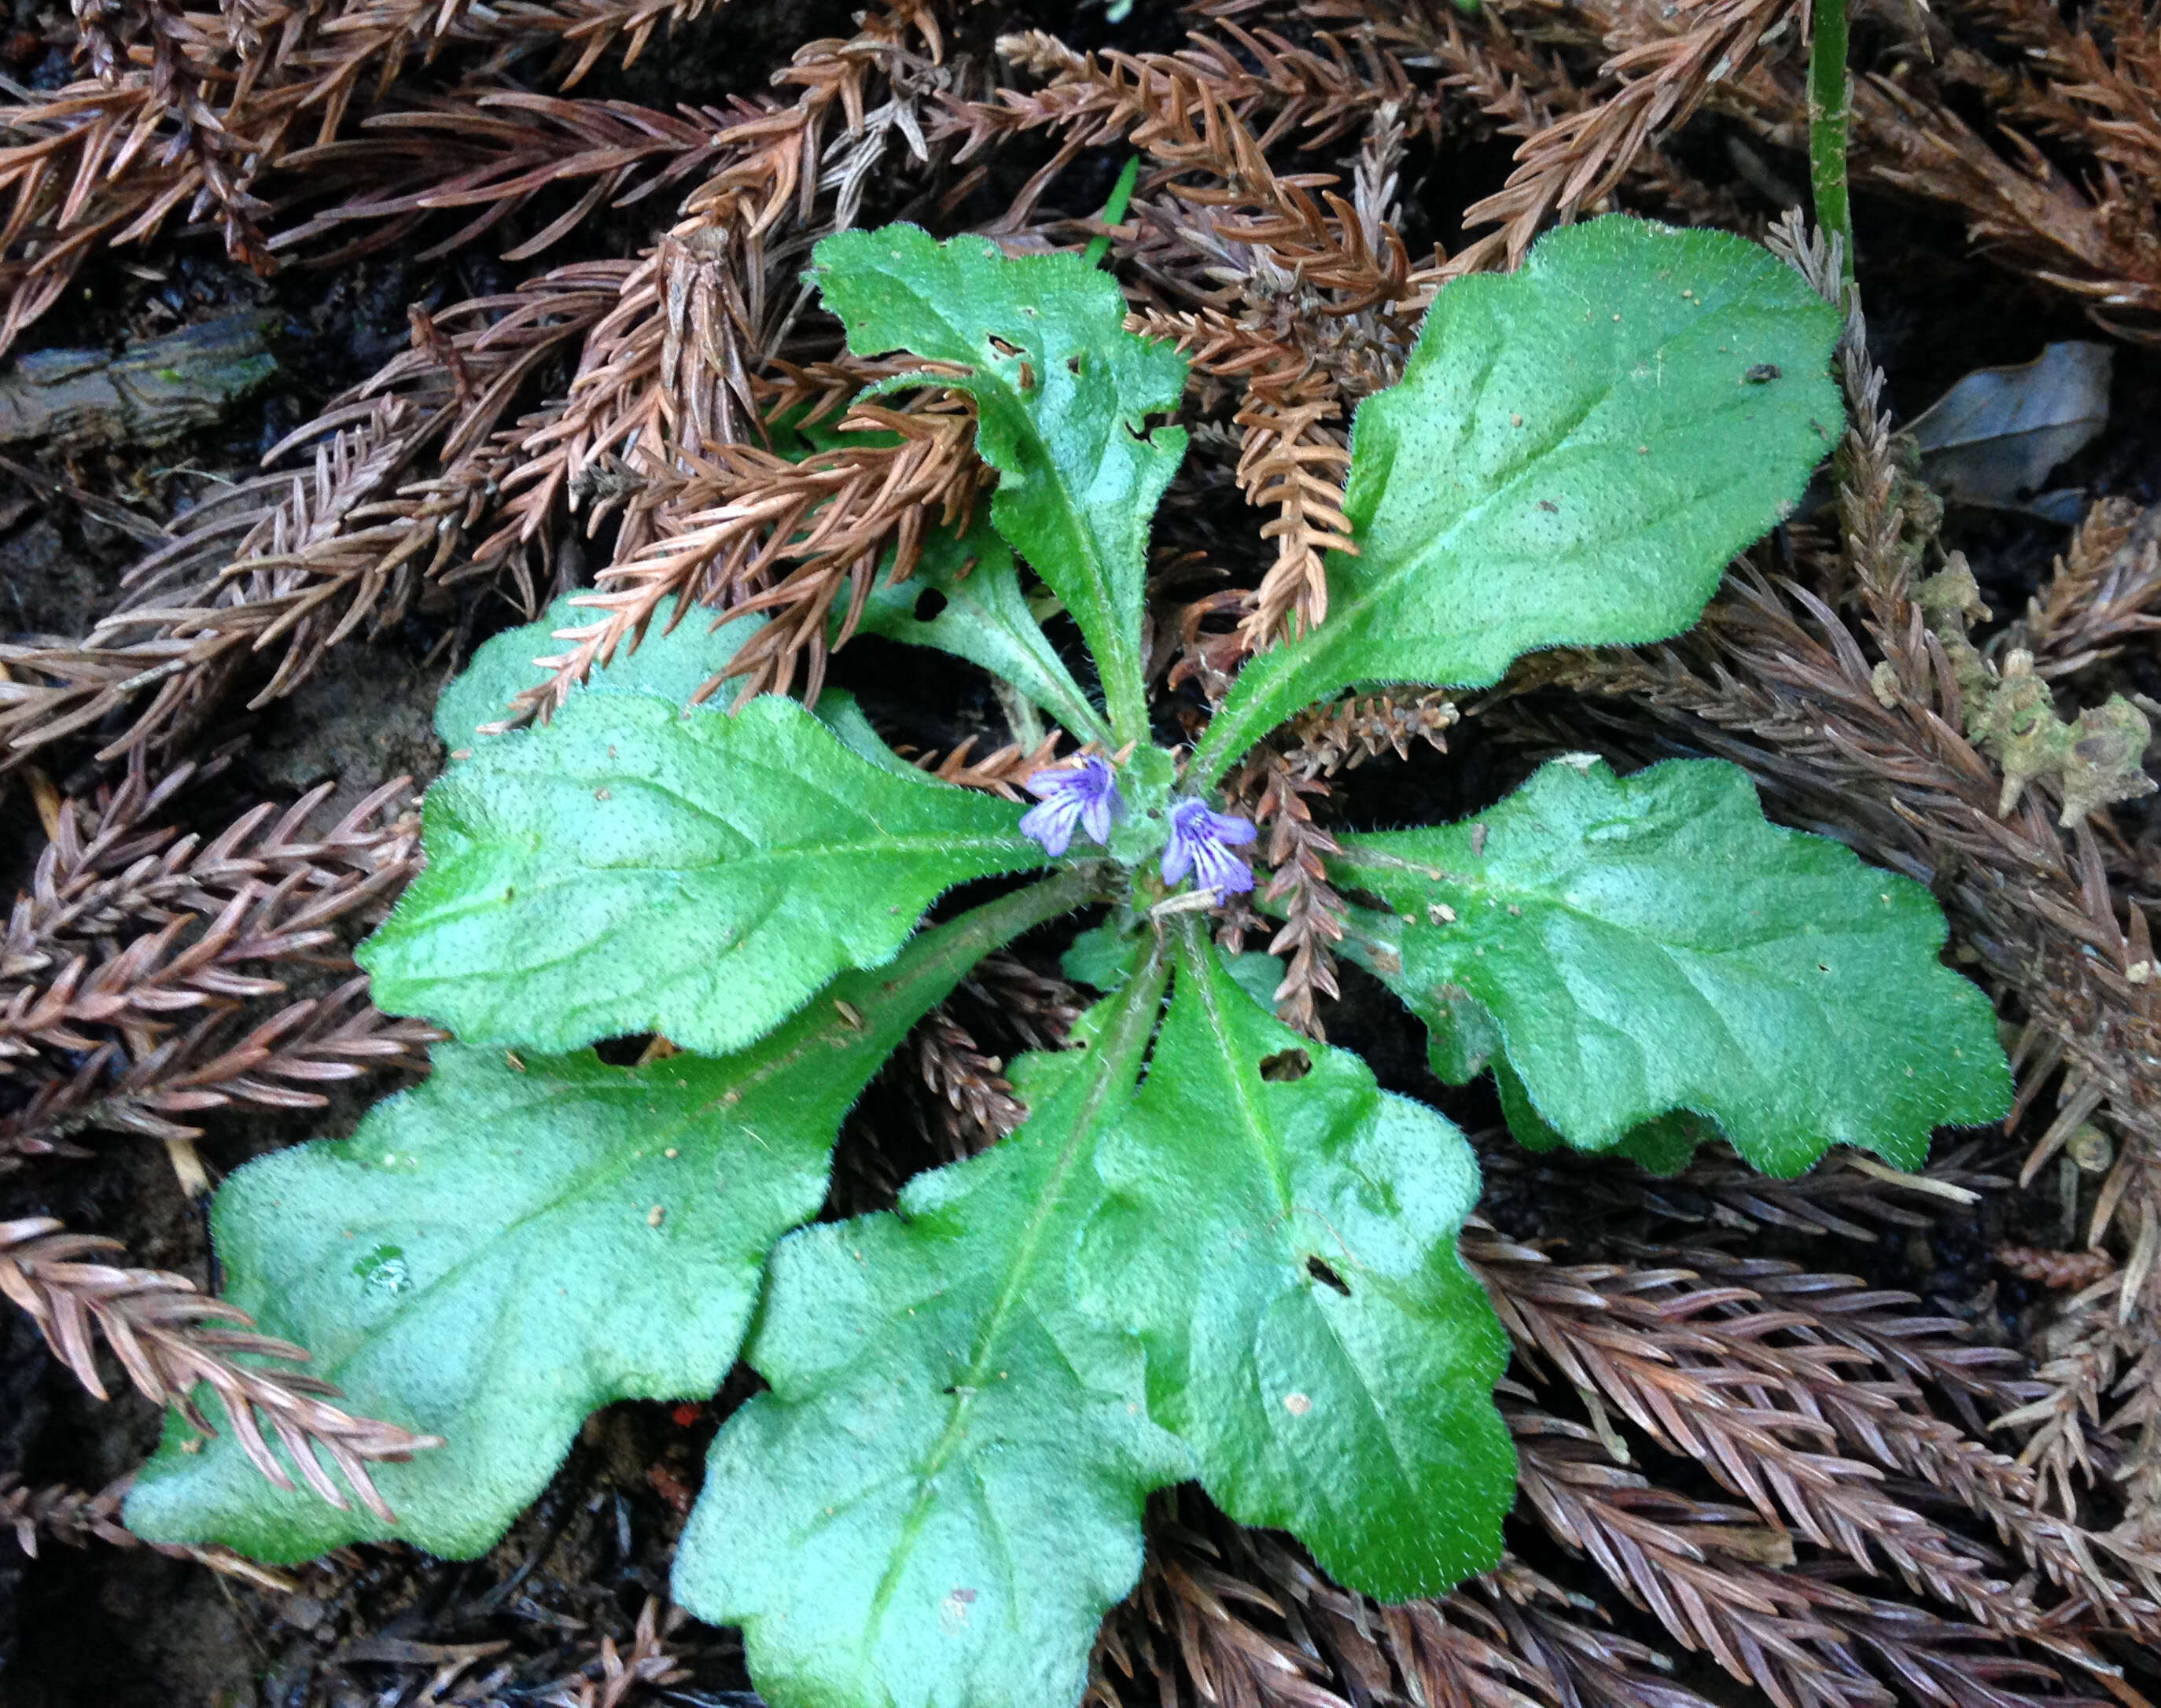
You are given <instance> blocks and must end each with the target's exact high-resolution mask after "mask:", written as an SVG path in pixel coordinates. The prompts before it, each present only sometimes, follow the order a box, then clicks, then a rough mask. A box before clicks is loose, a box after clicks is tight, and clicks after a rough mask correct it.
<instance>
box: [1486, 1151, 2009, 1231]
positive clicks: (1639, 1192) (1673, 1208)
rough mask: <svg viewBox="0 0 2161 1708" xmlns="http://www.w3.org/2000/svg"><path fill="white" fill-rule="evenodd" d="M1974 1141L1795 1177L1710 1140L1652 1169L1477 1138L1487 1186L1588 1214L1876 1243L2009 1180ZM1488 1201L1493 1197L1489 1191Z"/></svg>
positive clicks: (1594, 1219) (1836, 1156)
mask: <svg viewBox="0 0 2161 1708" xmlns="http://www.w3.org/2000/svg"><path fill="white" fill-rule="evenodd" d="M1975 1149H1976V1147H1975V1146H1973V1145H1966V1146H1962V1147H1961V1148H1959V1149H1957V1150H1955V1151H1953V1152H1950V1153H1948V1154H1946V1155H1945V1156H1943V1157H1940V1158H1937V1159H1933V1160H1932V1161H1931V1162H1930V1163H1929V1165H1928V1168H1927V1169H1926V1171H1925V1172H1924V1173H1923V1174H1901V1173H1900V1172H1899V1171H1898V1170H1897V1169H1887V1168H1885V1167H1883V1166H1882V1164H1878V1163H1877V1162H1875V1161H1874V1160H1873V1159H1870V1158H1866V1157H1862V1156H1859V1155H1856V1153H1852V1152H1851V1151H1845V1150H1837V1151H1833V1152H1832V1153H1830V1156H1828V1157H1826V1158H1825V1159H1824V1160H1823V1161H1822V1162H1821V1163H1820V1164H1818V1165H1817V1166H1816V1167H1815V1169H1811V1170H1810V1172H1809V1173H1807V1174H1803V1175H1800V1176H1799V1177H1798V1178H1797V1179H1791V1180H1778V1179H1771V1178H1769V1177H1768V1176H1766V1175H1763V1174H1757V1172H1756V1170H1755V1169H1752V1168H1751V1167H1750V1166H1749V1165H1748V1164H1747V1162H1745V1161H1743V1160H1742V1158H1741V1157H1740V1156H1739V1155H1738V1154H1737V1153H1735V1152H1734V1151H1733V1150H1732V1149H1731V1148H1730V1147H1728V1146H1726V1145H1724V1144H1722V1143H1721V1144H1715V1145H1706V1146H1704V1147H1703V1148H1700V1149H1699V1150H1698V1151H1697V1153H1696V1154H1695V1159H1693V1160H1692V1161H1691V1162H1690V1164H1689V1165H1688V1167H1686V1168H1685V1169H1683V1170H1682V1171H1681V1172H1680V1173H1679V1174H1674V1175H1667V1176H1661V1175H1656V1174H1647V1173H1646V1172H1644V1170H1643V1169H1641V1168H1639V1167H1638V1166H1637V1165H1636V1164H1632V1163H1631V1162H1628V1161H1627V1159H1622V1158H1619V1157H1612V1156H1604V1157H1601V1156H1585V1155H1578V1154H1570V1155H1569V1156H1566V1157H1562V1156H1560V1155H1558V1154H1550V1153H1549V1154H1545V1155H1541V1154H1539V1153H1535V1152H1531V1151H1527V1150H1525V1149H1523V1147H1522V1146H1520V1145H1518V1144H1517V1143H1515V1142H1514V1141H1513V1139H1512V1138H1508V1137H1507V1134H1506V1133H1500V1134H1497V1135H1495V1137H1494V1139H1493V1142H1492V1143H1482V1142H1481V1143H1480V1145H1479V1166H1480V1168H1481V1169H1482V1170H1483V1171H1484V1174H1485V1176H1486V1179H1487V1184H1488V1186H1489V1189H1493V1188H1498V1187H1502V1186H1506V1185H1508V1184H1509V1183H1511V1182H1520V1183H1521V1185H1520V1187H1518V1190H1520V1191H1521V1192H1522V1194H1523V1195H1524V1197H1525V1198H1526V1200H1528V1201H1531V1202H1536V1203H1544V1202H1549V1201H1551V1198H1552V1195H1553V1194H1554V1193H1556V1192H1565V1193H1566V1194H1568V1195H1569V1198H1570V1201H1571V1202H1573V1203H1575V1204H1577V1205H1580V1208H1581V1211H1582V1213H1583V1215H1584V1216H1585V1218H1586V1221H1588V1222H1590V1223H1591V1224H1592V1225H1596V1224H1597V1223H1599V1222H1601V1221H1606V1220H1608V1219H1611V1218H1627V1219H1629V1220H1631V1221H1638V1219H1641V1218H1648V1219H1649V1220H1651V1221H1656V1222H1665V1223H1679V1224H1681V1225H1684V1226H1715V1227H1721V1228H1731V1229H1735V1230H1737V1231H1738V1232H1742V1233H1753V1232H1757V1230H1758V1228H1760V1227H1777V1228H1784V1229H1787V1230H1789V1231H1790V1232H1795V1233H1802V1234H1811V1235H1822V1234H1836V1235H1837V1236H1839V1237H1841V1238H1842V1239H1850V1240H1857V1241H1860V1242H1863V1243H1864V1244H1869V1243H1874V1242H1876V1241H1877V1237H1878V1236H1877V1229H1876V1227H1875V1226H1872V1225H1871V1224H1880V1225H1881V1226H1883V1227H1886V1228H1890V1229H1894V1230H1912V1229H1915V1228H1924V1227H1927V1226H1930V1225H1931V1223H1932V1222H1933V1221H1934V1219H1935V1218H1936V1217H1937V1216H1942V1215H1945V1214H1947V1213H1948V1214H1953V1215H1955V1214H1958V1213H1960V1212H1961V1211H1965V1210H1966V1209H1967V1208H1968V1207H1969V1206H1971V1205H1973V1204H1974V1203H1976V1202H1977V1201H1978V1200H1979V1199H1980V1196H1981V1194H1982V1193H1984V1192H1989V1191H2001V1190H2004V1189H2005V1188H2007V1187H2008V1186H2010V1185H2012V1184H2013V1183H2012V1181H2011V1180H2010V1179H2007V1178H2005V1177H2004V1176H2002V1175H1998V1174H1988V1173H1985V1172H1981V1171H1979V1170H1976V1169H1973V1168H1972V1167H1971V1166H1970V1165H1971V1162H1972V1160H1973V1156H1974V1152H1975ZM1487 1201H1488V1202H1489V1203H1490V1202H1492V1195H1491V1190H1489V1194H1488V1199H1487Z"/></svg>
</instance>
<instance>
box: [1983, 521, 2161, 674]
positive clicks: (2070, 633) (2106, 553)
mask: <svg viewBox="0 0 2161 1708" xmlns="http://www.w3.org/2000/svg"><path fill="white" fill-rule="evenodd" d="M2156 607H2161V507H2154V506H2148V507H2147V508H2143V509H2142V508H2140V507H2139V506H2138V505H2137V504H2135V503H2131V502H2130V501H2129V500H2127V499H2122V498H2105V499H2103V500H2101V502H2100V503H2097V504H2096V505H2095V506H2094V507H2093V508H2091V510H2089V511H2087V512H2086V514H2085V518H2084V520H2082V521H2081V522H2080V524H2079V528H2078V531H2077V532H2076V533H2075V534H2073V535H2072V536H2071V543H2070V549H2068V550H2067V551H2066V552H2065V555H2063V556H2062V557H2059V558H2058V559H2057V560H2056V567H2055V573H2054V575H2051V576H2050V577H2049V580H2048V581H2046V582H2044V584H2043V586H2042V587H2041V591H2039V593H2037V594H2035V595H2034V596H2033V598H2032V599H2031V600H2030V601H2028V604H2027V607H2026V614H2025V615H2024V616H2023V617H2021V618H2020V619H2019V620H2018V622H2015V623H2013V625H2012V627H2011V628H2010V631H2009V632H2008V633H2007V636H2006V639H2005V645H2006V647H2007V648H2015V649H2019V650H2023V651H2025V652H2028V653H2030V654H2033V668H2034V669H2035V671H2036V672H2037V673H2038V674H2040V675H2041V676H2043V677H2044V678H2047V679H2048V680H2052V681H2053V680H2058V679H2060V678H2062V677H2065V676H2070V675H2073V674H2076V673H2077V672H2079V671H2080V670H2084V669H2087V668H2089V667H2090V666H2091V665H2094V664H2100V663H2101V662H2103V661H2104V660H2106V659H2112V658H2115V657H2117V655H2118V654H2121V653H2122V651H2123V649H2124V648H2126V647H2127V646H2131V645H2132V644H2134V643H2136V642H2137V641H2138V638H2139V637H2140V636H2142V635H2147V634H2151V633H2153V632H2154V631H2155V630H2157V629H2161V611H2157V609H2156Z"/></svg>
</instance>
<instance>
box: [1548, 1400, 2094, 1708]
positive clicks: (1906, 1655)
mask: <svg viewBox="0 0 2161 1708" xmlns="http://www.w3.org/2000/svg"><path fill="white" fill-rule="evenodd" d="M1509 1421H1510V1424H1511V1425H1512V1426H1513V1428H1514V1429H1515V1431H1516V1447H1517V1453H1518V1461H1519V1468H1518V1481H1519V1484H1520V1486H1521V1487H1522V1488H1523V1493H1524V1496H1525V1497H1526V1499H1527V1500H1528V1502H1529V1504H1530V1506H1531V1508H1532V1510H1533V1511H1534V1513H1536V1514H1537V1516H1538V1518H1539V1521H1540V1522H1541V1523H1543V1524H1544V1526H1545V1528H1547V1529H1549V1531H1551V1532H1552V1533H1553V1534H1554V1538H1555V1539H1557V1540H1558V1541H1560V1543H1561V1544H1563V1545H1564V1546H1565V1547H1566V1548H1568V1549H1570V1550H1571V1551H1573V1552H1576V1553H1578V1554H1582V1555H1585V1556H1586V1557H1588V1558H1589V1559H1590V1560H1591V1561H1592V1562H1594V1563H1595V1564H1596V1565H1597V1567H1598V1569H1599V1570H1601V1572H1603V1573H1604V1574H1605V1575H1606V1577H1607V1578H1608V1579H1609V1580H1611V1581H1612V1583H1613V1584H1614V1586H1616V1587H1617V1588H1618V1589H1619V1590H1620V1591H1622V1593H1623V1594H1624V1595H1626V1596H1627V1597H1628V1599H1629V1600H1630V1601H1632V1602H1633V1603H1635V1604H1636V1605H1637V1606H1639V1607H1642V1608H1643V1609H1644V1610H1645V1611H1646V1612H1649V1613H1650V1614H1651V1615H1652V1616H1653V1617H1655V1618H1656V1619H1657V1620H1658V1621H1659V1623H1660V1624H1661V1625H1663V1626H1664V1627H1665V1628H1666V1630H1667V1631H1668V1632H1670V1633H1671V1634H1672V1635H1673V1637H1674V1638H1675V1640H1677V1641H1678V1642H1679V1643H1681V1644H1682V1646H1683V1647H1685V1648H1690V1649H1696V1650H1700V1651H1701V1652H1703V1653H1707V1654H1709V1655H1710V1656H1711V1659H1714V1660H1716V1662H1717V1663H1718V1664H1719V1665H1720V1666H1721V1668H1723V1669H1725V1670H1726V1672H1727V1673H1729V1674H1731V1675H1732V1676H1733V1677H1734V1678H1736V1679H1740V1680H1741V1681H1742V1683H1743V1684H1753V1685H1756V1686H1757V1688H1759V1689H1761V1690H1763V1692H1764V1693H1765V1694H1766V1695H1768V1696H1769V1697H1770V1699H1771V1700H1772V1701H1773V1703H1775V1704H1777V1705H1778V1708H1835V1705H1848V1704H1851V1705H1859V1704H1868V1705H1872V1708H1873V1705H1884V1708H1888V1704H1889V1703H1891V1702H1892V1701H1893V1700H1895V1695H1894V1693H1893V1690H1892V1689H1890V1688H1888V1687H1887V1686H1888V1685H1893V1684H1895V1685H1898V1686H1901V1687H1903V1691H1904V1693H1905V1694H1908V1695H1911V1696H1914V1697H1915V1698H1917V1699H1918V1700H1922V1701H1929V1702H1944V1701H1946V1700H1948V1701H1950V1702H1954V1703H1957V1704H1960V1705H1961V1708H1966V1705H1971V1708H1981V1705H1984V1704H1987V1705H1992V1708H2007V1704H2008V1703H2009V1702H2013V1701H2018V1700H2028V1699H2037V1700H2062V1699H2061V1698H2059V1697H2057V1696H2056V1695H2055V1693H2054V1692H2053V1691H2049V1690H2047V1689H2046V1687H2047V1686H2049V1685H2055V1684H2057V1683H2058V1674H2056V1673H2055V1671H2054V1669H2051V1668H2049V1667H2047V1666H2044V1665H2042V1664H2039V1663H2037V1662H2033V1661H2030V1660H2027V1659H2024V1658H2023V1657H2022V1656H2020V1655H2019V1654H2018V1653H2017V1652H2016V1650H2015V1649H2013V1648H2010V1647H2009V1646H2008V1645H2007V1643H2006V1642H2005V1640H2004V1634H2003V1633H2002V1632H2001V1631H1999V1630H1997V1629H1994V1628H1991V1627H1986V1626H1980V1625H1965V1624H1959V1623H1955V1622H1950V1621H1946V1620H1943V1619H1941V1618H1940V1617H1937V1616H1935V1615H1934V1614H1930V1613H1928V1612H1924V1610H1921V1609H1919V1608H1914V1607H1910V1606H1902V1605H1900V1604H1898V1603H1895V1602H1887V1601H1879V1600H1877V1599H1875V1598H1873V1597H1870V1596H1863V1595H1860V1594H1857V1593H1856V1592H1855V1591H1851V1590H1850V1589H1847V1588H1846V1587H1844V1586H1841V1585H1840V1584H1838V1583H1837V1582H1836V1581H1835V1580H1833V1579H1832V1578H1831V1577H1830V1575H1826V1574H1823V1573H1820V1572H1818V1571H1815V1570H1801V1571H1796V1570H1792V1569H1790V1567H1791V1555H1792V1542H1791V1540H1790V1539H1789V1538H1788V1537H1787V1536H1786V1535H1785V1534H1783V1532H1779V1531H1776V1530H1765V1529H1763V1528H1759V1527H1757V1525H1756V1524H1754V1523H1753V1522H1752V1520H1753V1518H1754V1516H1755V1515H1754V1514H1752V1513H1750V1512H1748V1511H1747V1510H1746V1509H1744V1508H1736V1507H1729V1506H1723V1505H1718V1504H1715V1503H1711V1502H1703V1501H1697V1500H1693V1499H1690V1498H1689V1497H1685V1496H1683V1495H1680V1494H1678V1493H1676V1492H1674V1491H1672V1490H1669V1489H1664V1488H1660V1487H1657V1486H1656V1485H1655V1484H1653V1483H1652V1482H1650V1481H1648V1479H1646V1478H1644V1477H1643V1476H1639V1475H1638V1474H1637V1473H1635V1472H1633V1471H1627V1470H1625V1469H1623V1468H1622V1467H1621V1466H1617V1465H1615V1464H1614V1463H1613V1462H1612V1461H1611V1460H1610V1459H1608V1458H1606V1456H1605V1455H1604V1453H1603V1452H1602V1451H1601V1449H1600V1448H1599V1446H1598V1444H1597V1442H1596V1437H1595V1436H1594V1435H1592V1433H1591V1431H1590V1430H1588V1429H1582V1428H1580V1426H1578V1425H1575V1424H1569V1423H1567V1422H1566V1421H1565V1420H1564V1419H1559V1418H1555V1417H1552V1416H1549V1415H1548V1414H1544V1413H1539V1412H1534V1411H1531V1410H1528V1409H1515V1410H1512V1411H1511V1413H1510V1414H1509Z"/></svg>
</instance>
